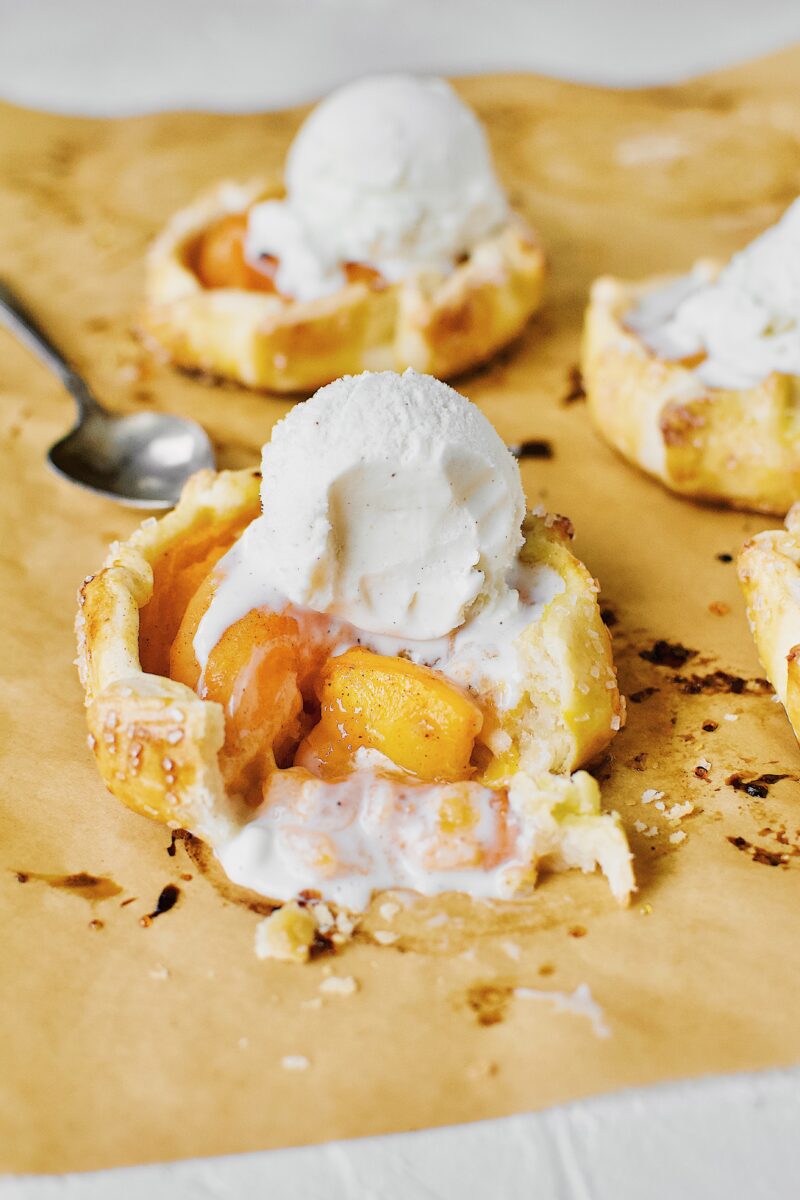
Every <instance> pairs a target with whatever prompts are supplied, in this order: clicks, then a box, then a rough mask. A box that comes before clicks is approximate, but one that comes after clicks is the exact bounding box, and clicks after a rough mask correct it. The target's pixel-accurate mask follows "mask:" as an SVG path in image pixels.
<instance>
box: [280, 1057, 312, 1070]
mask: <svg viewBox="0 0 800 1200" xmlns="http://www.w3.org/2000/svg"><path fill="white" fill-rule="evenodd" d="M281 1066H282V1067H283V1069H284V1071H307V1070H308V1068H309V1067H310V1066H311V1063H310V1062H309V1060H308V1059H307V1058H306V1056H305V1054H284V1056H283V1058H282V1059H281Z"/></svg>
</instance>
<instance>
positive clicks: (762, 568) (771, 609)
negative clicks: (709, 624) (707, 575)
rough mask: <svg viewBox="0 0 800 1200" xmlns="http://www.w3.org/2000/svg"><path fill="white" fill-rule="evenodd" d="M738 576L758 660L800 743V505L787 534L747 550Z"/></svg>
mask: <svg viewBox="0 0 800 1200" xmlns="http://www.w3.org/2000/svg"><path fill="white" fill-rule="evenodd" d="M737 570H738V573H739V581H740V583H741V585H742V590H743V591H744V594H745V598H746V600H747V619H748V621H749V622H750V628H751V630H752V632H753V637H754V639H755V643H756V648H757V650H758V656H759V658H760V659H761V662H762V664H763V666H764V671H765V672H766V676H767V678H768V679H769V681H770V683H771V684H772V686H773V687H774V688H775V691H776V693H777V694H778V696H779V697H780V699H781V701H782V703H783V706H784V708H785V709H786V712H787V714H788V717H789V720H790V721H791V724H792V728H793V729H794V732H795V735H796V736H797V738H798V740H800V504H795V505H794V506H793V507H792V508H791V509H790V510H789V513H788V515H787V517H786V528H785V529H774V530H773V529H770V530H767V531H766V532H765V533H759V534H756V536H755V537H754V538H752V539H751V540H750V541H749V542H748V543H747V544H746V545H745V547H744V549H743V550H742V552H741V554H740V555H739V558H738V561H737Z"/></svg>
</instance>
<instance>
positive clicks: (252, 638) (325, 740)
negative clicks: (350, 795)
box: [169, 570, 483, 802]
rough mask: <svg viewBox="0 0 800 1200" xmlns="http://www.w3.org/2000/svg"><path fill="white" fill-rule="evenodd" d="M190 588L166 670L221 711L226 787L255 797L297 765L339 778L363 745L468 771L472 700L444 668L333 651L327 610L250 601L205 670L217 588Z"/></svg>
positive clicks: (406, 760)
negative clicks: (199, 638) (199, 636)
mask: <svg viewBox="0 0 800 1200" xmlns="http://www.w3.org/2000/svg"><path fill="white" fill-rule="evenodd" d="M217 582H218V576H217V573H216V571H215V570H212V571H211V572H209V574H208V575H207V576H206V578H205V579H204V580H203V581H202V583H201V584H200V586H199V587H198V588H197V590H196V591H195V593H194V595H193V596H192V598H191V600H190V601H189V603H188V605H187V606H186V610H185V613H184V616H183V620H182V621H181V623H180V626H179V628H178V631H177V634H176V636H175V639H174V641H173V643H172V647H171V650H170V654H169V675H170V677H171V678H172V679H175V680H177V681H178V682H180V683H184V684H186V685H187V686H188V687H191V688H192V689H193V690H195V691H196V692H197V693H198V695H200V696H201V697H202V698H203V699H206V700H213V701H216V702H217V703H218V704H221V705H222V707H223V709H224V712H225V745H224V748H223V753H222V756H221V763H222V771H223V776H224V779H225V782H226V785H227V786H228V787H229V788H230V789H231V790H233V791H235V792H237V793H239V794H242V795H245V796H246V797H248V799H250V800H251V801H252V802H258V800H259V799H260V796H261V793H262V792H263V788H264V785H265V783H266V780H267V777H268V776H269V774H270V773H271V772H272V771H274V770H276V769H279V768H286V767H291V766H293V765H295V764H297V765H300V766H303V767H306V768H308V769H310V770H312V771H313V773H314V774H316V775H318V776H319V777H320V778H323V779H341V778H343V777H344V776H346V775H348V774H349V773H350V772H351V771H352V770H353V769H354V766H355V758H356V754H357V752H358V751H359V750H360V749H369V750H376V751H378V752H379V753H380V754H382V755H384V756H385V757H386V758H387V759H389V760H390V761H391V762H392V763H393V764H395V766H397V767H399V768H400V769H401V770H403V771H406V772H408V773H409V774H411V775H413V776H414V777H415V778H416V779H418V780H422V781H425V782H431V783H434V782H449V783H453V782H457V781H459V780H466V779H469V778H470V777H471V775H472V774H473V773H474V771H473V768H472V766H471V760H472V755H473V750H474V747H475V740H476V738H477V736H478V734H479V733H480V731H481V727H482V725H483V713H482V711H481V709H480V707H479V705H478V704H477V703H476V702H475V701H474V700H473V699H472V698H471V697H470V696H469V695H468V694H467V693H466V692H465V691H463V690H462V689H461V688H459V687H457V686H456V685H455V684H452V683H450V682H449V681H448V680H446V679H445V678H444V677H443V676H442V675H441V674H440V673H439V672H437V671H434V670H431V669H430V668H428V667H423V666H419V665H417V664H416V663H413V662H409V661H408V660H407V659H404V658H392V657H387V656H384V655H380V654H375V653H373V652H372V651H371V650H365V649H362V648H358V647H357V648H353V649H350V650H346V651H345V652H344V653H342V654H337V655H336V656H334V657H331V650H332V649H333V646H332V639H331V636H330V633H329V631H328V621H327V618H326V617H325V616H324V614H318V613H310V612H299V611H296V610H292V611H286V612H271V611H269V610H268V609H265V608H256V609H252V610H251V611H250V612H249V613H247V615H246V616H244V617H242V618H241V619H240V620H238V621H236V622H235V623H234V624H233V625H231V626H230V627H229V628H228V629H227V630H226V631H225V633H224V634H223V635H222V637H221V638H220V640H219V641H218V642H217V644H216V646H215V647H214V648H213V650H212V651H211V653H210V654H209V657H208V661H207V662H206V665H205V669H204V670H203V671H202V672H201V669H200V664H199V663H198V661H197V658H196V655H195V649H194V638H195V634H196V633H197V629H198V626H199V624H200V621H201V620H202V618H203V616H204V614H205V612H206V611H207V609H208V607H209V605H210V603H211V600H212V598H213V595H214V592H215V590H216V587H217Z"/></svg>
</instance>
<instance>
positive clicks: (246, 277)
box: [189, 212, 384, 294]
mask: <svg viewBox="0 0 800 1200" xmlns="http://www.w3.org/2000/svg"><path fill="white" fill-rule="evenodd" d="M247 217H248V214H247V213H246V212H243V213H230V214H229V215H228V216H226V217H220V219H219V220H217V221H215V222H214V223H213V225H210V226H209V227H208V229H206V230H205V232H204V233H202V234H201V235H200V236H199V238H198V239H197V240H196V242H195V243H194V245H193V246H192V248H191V250H190V254H189V261H190V265H191V267H192V270H193V271H194V273H195V274H196V275H197V277H198V279H199V280H200V282H201V283H202V285H203V287H205V288H239V289H244V290H245V291H256V292H272V293H273V294H279V293H278V288H277V286H276V284H275V273H276V271H277V269H278V262H279V260H278V259H277V258H275V257H274V256H273V255H263V256H262V258H261V259H260V261H259V264H258V266H255V265H254V264H253V263H251V262H250V261H249V260H248V259H247V257H246V255H245V237H246V234H247ZM342 270H343V271H344V274H345V277H346V279H347V282H348V283H365V284H366V285H367V286H368V287H382V286H383V284H384V280H383V276H382V275H381V273H380V272H379V271H376V270H375V269H374V267H369V266H367V265H366V263H355V262H348V263H343V264H342Z"/></svg>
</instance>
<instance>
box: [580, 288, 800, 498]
mask: <svg viewBox="0 0 800 1200" xmlns="http://www.w3.org/2000/svg"><path fill="white" fill-rule="evenodd" d="M665 282H666V281H665V280H664V279H663V278H657V279H650V280H645V281H644V282H643V283H639V284H631V283H626V282H623V281H622V280H619V279H613V278H610V277H606V278H603V279H598V280H597V281H596V282H595V284H594V285H593V287H592V291H591V297H590V302H589V308H588V311H587V314H586V322H585V326H584V335H583V346H582V362H581V368H582V371H583V377H584V384H585V388H586V395H587V399H588V402H589V411H590V413H591V415H592V418H593V419H594V422H595V424H596V425H597V427H598V429H599V430H600V432H601V433H602V434H603V436H604V437H605V438H606V439H607V440H608V441H609V442H610V443H611V445H612V446H613V447H614V448H615V449H616V450H618V451H619V453H620V454H622V455H623V456H624V457H625V458H627V459H628V460H629V461H631V462H633V463H635V464H636V465H637V466H639V467H641V468H642V469H643V470H645V471H647V472H648V474H650V475H654V476H655V477H656V478H657V479H660V480H661V482H662V483H664V484H666V486H667V487H668V488H670V489H671V490H672V491H674V492H679V493H680V494H681V495H684V496H692V497H695V498H696V499H699V500H709V501H714V502H717V503H723V504H726V505H729V506H730V507H732V508H741V509H747V510H750V511H753V512H766V513H775V514H779V515H783V514H784V513H785V512H786V511H787V509H788V508H789V507H790V506H791V504H793V503H794V501H795V500H796V499H797V498H798V497H800V379H797V378H795V377H793V376H786V375H777V374H774V373H773V374H772V375H769V376H768V377H767V378H766V379H765V380H763V382H762V383H760V384H759V385H758V386H757V387H753V388H747V389H743V390H741V391H729V390H726V389H723V388H709V387H706V386H704V385H703V383H702V382H701V381H700V380H699V379H698V378H697V375H696V374H695V373H694V372H693V371H691V370H689V369H688V368H687V367H685V366H683V365H681V364H680V363H676V362H666V361H664V360H662V359H659V358H657V357H656V356H655V355H653V354H652V353H651V352H650V351H649V350H648V348H647V347H646V346H645V344H644V343H643V342H642V340H641V338H639V337H638V336H637V335H636V334H635V333H632V332H631V331H630V330H628V329H627V328H626V327H625V325H624V324H623V319H624V316H625V314H626V313H627V312H628V311H629V310H630V309H631V308H632V307H633V306H634V305H635V304H636V302H637V301H638V300H639V299H640V298H641V296H642V295H644V294H645V293H646V292H648V291H652V290H654V289H655V288H657V287H661V286H662V285H663V284H664V283H665Z"/></svg>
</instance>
